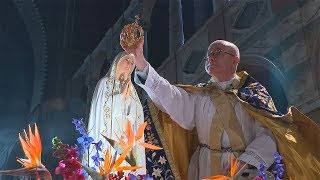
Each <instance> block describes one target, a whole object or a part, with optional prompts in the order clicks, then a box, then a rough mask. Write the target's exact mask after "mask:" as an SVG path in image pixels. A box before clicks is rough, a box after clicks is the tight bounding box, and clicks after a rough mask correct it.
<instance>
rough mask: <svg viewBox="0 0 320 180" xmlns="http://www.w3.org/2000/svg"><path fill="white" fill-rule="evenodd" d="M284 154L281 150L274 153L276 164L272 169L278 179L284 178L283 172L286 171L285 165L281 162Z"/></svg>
mask: <svg viewBox="0 0 320 180" xmlns="http://www.w3.org/2000/svg"><path fill="white" fill-rule="evenodd" d="M282 159H283V158H282V156H281V155H280V154H279V152H275V153H274V161H275V166H274V167H273V169H272V173H273V175H274V176H275V178H276V180H282V177H283V173H284V165H283V164H282V163H281V161H282Z"/></svg>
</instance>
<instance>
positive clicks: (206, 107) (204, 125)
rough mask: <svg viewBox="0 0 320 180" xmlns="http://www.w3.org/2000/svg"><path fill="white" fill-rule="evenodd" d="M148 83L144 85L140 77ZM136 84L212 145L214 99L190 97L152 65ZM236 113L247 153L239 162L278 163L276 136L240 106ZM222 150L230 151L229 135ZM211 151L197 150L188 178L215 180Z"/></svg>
mask: <svg viewBox="0 0 320 180" xmlns="http://www.w3.org/2000/svg"><path fill="white" fill-rule="evenodd" d="M138 76H140V78H142V79H145V82H144V83H142V82H141V81H140V79H139V77H138ZM135 82H136V83H137V84H138V85H139V86H141V87H142V88H143V89H144V90H145V91H146V92H147V93H148V95H149V96H150V98H151V99H152V101H153V102H154V103H155V104H156V106H157V107H158V108H159V109H161V110H163V111H164V112H166V113H167V114H169V115H170V116H171V118H172V119H173V120H174V121H175V122H177V123H178V124H179V125H180V126H181V127H183V128H185V129H188V130H192V129H193V128H196V129H197V133H198V139H199V142H200V143H203V144H207V145H208V144H210V143H209V142H210V128H211V122H212V120H213V117H214V116H215V112H216V109H215V105H214V104H213V102H212V101H211V99H210V96H208V95H206V94H203V93H188V92H186V91H185V90H184V89H182V88H179V87H176V86H174V85H171V84H170V83H169V82H168V81H167V80H166V79H164V78H162V77H161V76H160V75H159V74H158V73H157V72H156V71H155V70H154V69H153V68H152V67H151V66H150V65H149V64H148V65H147V66H146V68H145V69H144V71H143V72H139V71H136V73H135ZM231 82H232V80H230V81H227V82H218V83H219V85H220V87H221V89H225V88H227V87H228V86H230V85H231ZM235 112H236V116H237V118H238V121H239V123H240V125H241V127H242V131H243V134H244V138H245V145H246V149H245V152H244V153H243V154H241V155H240V156H239V160H241V161H244V162H247V163H248V164H250V165H253V166H255V167H257V168H259V166H260V164H261V163H265V164H266V166H267V167H269V166H271V164H272V163H273V161H274V158H273V155H274V153H275V152H276V144H275V140H274V138H273V135H272V133H271V132H270V131H269V130H268V129H267V128H265V127H263V126H262V125H261V124H260V122H258V121H256V120H254V119H253V118H252V117H251V116H250V115H249V114H248V113H247V112H246V111H245V110H244V108H243V107H242V105H241V103H240V102H237V103H236V105H235ZM221 147H230V141H229V137H228V135H227V133H226V131H224V132H223V134H222V137H221ZM210 161H211V160H210V150H209V149H207V148H199V147H198V148H197V151H196V152H195V154H194V155H193V156H192V158H191V161H190V164H189V170H188V171H189V172H188V178H189V179H190V180H195V179H202V178H205V177H209V176H211V175H212V174H211V172H210V171H211V168H210V166H211V162H210ZM226 162H227V154H226V153H224V154H223V155H222V158H221V162H220V163H221V167H222V166H223V165H224V164H225V163H226Z"/></svg>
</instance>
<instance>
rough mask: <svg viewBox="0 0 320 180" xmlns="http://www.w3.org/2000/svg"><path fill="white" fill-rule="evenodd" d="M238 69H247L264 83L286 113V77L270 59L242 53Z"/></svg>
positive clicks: (277, 104)
mask: <svg viewBox="0 0 320 180" xmlns="http://www.w3.org/2000/svg"><path fill="white" fill-rule="evenodd" d="M238 70H239V71H241V70H245V71H247V72H248V73H249V74H250V75H252V76H253V77H254V78H255V79H256V80H258V81H259V82H260V83H261V84H262V85H264V86H265V87H266V88H267V89H268V91H269V93H270V95H271V96H272V98H273V100H274V102H275V104H276V106H277V109H278V110H279V111H281V112H282V113H285V112H286V111H287V108H288V100H287V94H286V93H285V92H286V77H285V75H284V73H283V72H282V71H281V70H280V69H279V68H278V67H277V66H276V65H275V64H274V63H272V61H270V60H269V59H267V58H265V57H262V56H260V55H255V54H244V55H241V61H240V64H239V67H238Z"/></svg>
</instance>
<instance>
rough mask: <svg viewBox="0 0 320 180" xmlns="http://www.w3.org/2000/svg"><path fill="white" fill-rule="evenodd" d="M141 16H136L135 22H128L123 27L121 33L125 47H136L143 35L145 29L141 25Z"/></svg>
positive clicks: (121, 40)
mask: <svg viewBox="0 0 320 180" xmlns="http://www.w3.org/2000/svg"><path fill="white" fill-rule="evenodd" d="M139 19H140V18H139V16H135V22H133V23H131V24H127V25H125V26H124V27H123V28H122V31H121V34H120V44H121V46H122V47H123V48H125V49H135V48H137V46H138V43H139V39H140V37H141V36H143V29H142V27H141V26H140V25H139Z"/></svg>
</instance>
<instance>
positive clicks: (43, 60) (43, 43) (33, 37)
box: [12, 0, 48, 111]
mask: <svg viewBox="0 0 320 180" xmlns="http://www.w3.org/2000/svg"><path fill="white" fill-rule="evenodd" d="M12 1H13V2H14V4H15V5H16V7H17V9H18V10H19V13H20V17H21V18H22V19H23V21H24V23H25V26H26V29H27V31H28V33H29V38H30V41H31V43H32V51H33V52H32V53H33V62H34V82H33V92H32V100H31V105H30V111H32V110H33V109H34V108H35V107H36V106H37V105H38V104H40V102H41V97H42V95H43V89H44V84H45V80H46V72H47V60H48V50H47V36H46V31H45V26H44V23H43V20H42V18H41V16H40V14H39V10H38V7H37V5H36V2H35V1H24V0H12Z"/></svg>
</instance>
